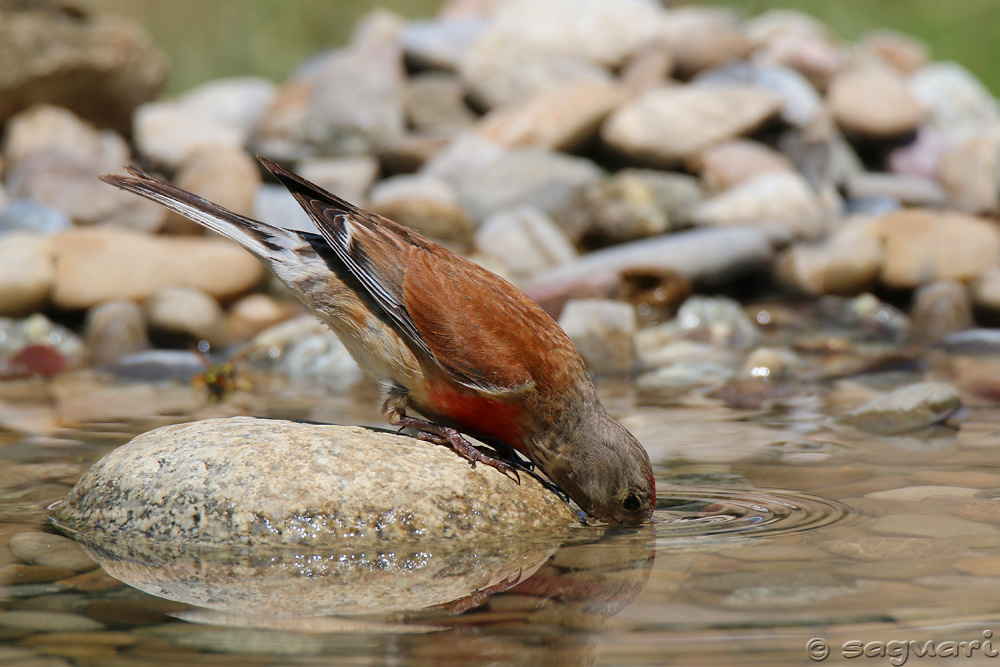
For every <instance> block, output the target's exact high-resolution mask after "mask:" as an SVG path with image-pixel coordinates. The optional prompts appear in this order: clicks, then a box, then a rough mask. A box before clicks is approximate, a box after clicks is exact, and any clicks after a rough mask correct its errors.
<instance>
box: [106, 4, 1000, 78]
mask: <svg viewBox="0 0 1000 667" xmlns="http://www.w3.org/2000/svg"><path fill="white" fill-rule="evenodd" d="M694 1H695V2H701V3H702V4H727V5H732V6H736V7H739V8H741V9H743V10H744V11H745V12H746V13H747V14H750V15H752V14H756V13H759V12H762V11H765V10H768V9H777V8H788V9H800V10H803V11H806V12H808V13H810V14H813V15H814V16H816V17H817V18H819V19H821V20H823V21H824V22H825V23H827V25H829V26H830V28H831V29H832V30H833V32H834V33H835V34H837V35H839V36H840V37H842V38H843V39H845V40H855V39H857V38H858V37H859V36H860V35H862V34H863V33H865V32H867V31H868V30H873V29H876V28H892V29H894V30H898V31H900V32H904V33H908V34H912V35H915V36H917V37H919V38H921V39H923V40H924V41H926V42H927V43H928V45H929V46H930V47H931V50H932V52H933V54H934V58H935V59H936V60H955V61H958V62H960V63H962V64H963V65H965V66H966V67H968V68H969V69H970V70H971V71H972V72H973V73H974V74H976V75H977V76H979V77H980V78H981V79H982V80H983V82H984V83H985V84H986V85H987V86H988V87H989V88H990V90H992V91H993V92H994V94H996V93H997V92H1000V58H997V47H996V45H997V44H998V43H1000V0H723V1H722V2H718V1H716V2H708V1H706V0H694ZM442 2H443V0H89V4H90V6H92V7H93V8H94V9H96V10H98V11H102V12H103V11H111V12H115V13H119V14H123V15H125V16H131V17H134V18H137V19H139V20H140V21H142V22H143V23H144V24H145V25H146V27H147V28H148V29H149V31H150V32H151V33H152V34H153V36H154V38H155V39H156V41H157V42H158V43H159V44H160V46H161V47H162V48H163V49H164V50H165V51H166V52H167V54H168V55H169V57H170V60H171V79H170V84H169V90H170V92H173V93H177V92H181V91H184V90H187V89H188V88H190V87H191V86H194V85H196V84H198V83H201V82H203V81H207V80H209V79H214V78H218V77H223V76H234V75H243V74H255V75H259V76H265V77H268V78H270V79H274V80H275V81H283V80H285V79H286V78H287V77H288V75H289V74H290V73H291V72H292V71H294V69H295V68H296V67H297V66H298V65H299V64H301V63H302V62H303V61H304V60H306V59H307V58H309V57H310V56H312V55H314V54H316V53H317V52H318V51H320V50H322V49H324V48H329V47H332V46H337V45H340V44H343V43H344V42H345V41H346V40H347V39H348V37H349V36H350V34H351V30H352V29H353V26H354V24H355V22H356V21H357V19H358V18H359V17H361V16H362V15H364V14H365V13H366V12H368V11H370V10H371V9H373V8H375V7H385V8H387V9H390V10H392V11H394V12H397V13H399V14H401V15H402V16H405V17H408V18H417V17H422V16H424V17H425V16H431V15H432V14H433V13H434V12H435V11H436V10H437V8H438V7H439V6H440V5H441V4H442ZM676 4H682V3H676Z"/></svg>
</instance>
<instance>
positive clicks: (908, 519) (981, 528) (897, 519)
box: [869, 514, 996, 539]
mask: <svg viewBox="0 0 1000 667" xmlns="http://www.w3.org/2000/svg"><path fill="white" fill-rule="evenodd" d="M995 530H996V529H994V528H992V527H991V526H987V525H985V524H983V523H981V522H975V521H967V520H965V519H956V518H953V517H946V516H932V515H927V514H889V515H886V516H883V517H881V518H880V519H879V520H878V521H876V522H875V523H874V524H873V525H872V527H871V528H869V531H870V532H871V533H873V534H875V535H886V536H902V537H938V538H944V539H947V538H955V537H965V536H980V535H992V534H994V533H995Z"/></svg>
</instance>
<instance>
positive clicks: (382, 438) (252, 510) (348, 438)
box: [54, 417, 577, 546]
mask: <svg viewBox="0 0 1000 667" xmlns="http://www.w3.org/2000/svg"><path fill="white" fill-rule="evenodd" d="M520 477H521V484H520V485H518V484H517V483H516V482H515V481H514V480H513V479H510V478H507V477H505V476H504V475H502V474H501V473H499V472H498V471H496V470H494V469H492V468H488V467H486V466H482V465H480V466H478V467H477V468H475V469H473V468H471V467H470V466H469V464H468V462H466V461H465V460H464V459H462V458H460V457H459V456H458V455H456V454H455V453H453V452H451V451H448V450H447V449H445V448H444V447H439V446H436V445H432V444H429V443H425V442H422V441H420V440H417V439H415V438H410V437H405V436H401V435H394V434H391V433H386V432H378V431H373V430H369V429H365V428H361V427H353V426H332V425H319V424H309V423H299V422H290V421H281V420H271V419H255V418H251V417H233V418H229V419H209V420H204V421H199V422H193V423H188V424H178V425H173V426H166V427H163V428H159V429H156V430H153V431H150V432H148V433H145V434H143V435H140V436H139V437H137V438H135V439H133V440H132V441H131V442H129V443H128V444H126V445H123V446H122V447H119V448H118V449H116V450H114V451H113V452H111V453H110V454H108V455H107V456H105V457H104V458H103V459H101V460H100V461H98V462H97V463H96V464H95V465H94V466H93V467H92V468H91V469H90V470H89V471H88V472H87V473H86V474H85V475H84V476H83V477H82V478H81V479H80V481H79V482H78V483H77V484H76V486H75V487H73V489H72V491H71V492H70V494H69V496H68V497H67V498H66V501H65V503H64V504H63V505H62V506H61V507H60V508H58V510H57V511H56V516H55V517H54V518H55V520H56V521H57V522H58V523H59V524H60V525H61V526H63V527H65V528H67V529H69V530H70V531H74V532H78V533H82V534H86V535H89V536H91V537H95V536H96V537H97V538H100V539H124V540H130V539H135V538H146V539H152V540H165V541H170V542H174V543H178V542H180V543H192V544H214V545H219V546H234V545H250V546H264V545H299V546H303V545H304V546H316V545H323V544H338V545H342V544H372V543H379V542H381V543H388V542H393V543H399V542H413V541H417V540H421V539H447V540H452V539H458V540H461V539H469V538H477V539H482V538H487V537H488V538H500V539H503V538H505V537H510V536H514V535H520V536H526V535H537V534H540V533H542V532H546V531H547V532H548V533H549V534H555V535H558V534H559V533H561V532H565V531H567V530H570V529H571V528H572V527H573V526H574V524H576V523H577V519H576V514H575V512H574V511H573V510H572V509H571V508H570V506H569V505H567V504H566V503H564V502H563V501H562V500H561V499H560V498H559V497H557V496H556V495H555V494H554V493H552V492H550V491H549V490H547V489H546V488H545V487H544V486H542V484H540V483H539V482H538V481H537V480H536V479H534V478H533V477H532V476H531V475H529V474H528V473H525V472H522V473H521V475H520Z"/></svg>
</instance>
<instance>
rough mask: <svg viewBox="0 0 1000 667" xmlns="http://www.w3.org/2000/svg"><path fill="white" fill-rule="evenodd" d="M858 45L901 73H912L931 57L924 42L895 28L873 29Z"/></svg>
mask: <svg viewBox="0 0 1000 667" xmlns="http://www.w3.org/2000/svg"><path fill="white" fill-rule="evenodd" d="M858 45H859V46H860V47H861V48H862V49H863V50H865V51H867V52H869V53H871V54H873V55H875V56H878V57H879V58H881V59H882V60H884V61H885V62H887V63H888V64H889V65H891V66H892V67H893V68H894V69H896V70H897V71H899V72H901V73H903V74H913V73H914V72H916V71H917V70H919V69H920V68H922V67H923V66H924V65H926V64H927V63H928V62H930V59H931V53H930V49H928V48H927V45H926V44H925V43H924V42H922V41H920V40H919V39H917V38H916V37H912V36H910V35H904V34H902V33H899V32H896V31H895V30H873V31H872V32H869V33H867V34H865V35H863V36H862V37H861V39H860V40H859V41H858Z"/></svg>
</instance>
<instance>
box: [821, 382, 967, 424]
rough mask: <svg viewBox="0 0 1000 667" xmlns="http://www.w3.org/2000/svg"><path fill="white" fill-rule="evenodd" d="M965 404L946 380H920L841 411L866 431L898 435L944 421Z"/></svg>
mask: <svg viewBox="0 0 1000 667" xmlns="http://www.w3.org/2000/svg"><path fill="white" fill-rule="evenodd" d="M960 407H962V401H961V398H960V397H959V394H958V390H957V389H955V388H954V387H952V386H951V385H948V384H944V383H943V382H918V383H916V384H912V385H909V386H906V387H902V388H900V389H897V390H895V391H892V392H889V393H888V394H885V395H884V396H879V397H878V398H875V399H872V400H871V401H869V402H868V403H865V404H864V405H862V406H861V407H859V408H857V409H855V410H852V411H851V412H848V413H847V414H844V415H841V416H840V417H839V418H838V420H839V421H840V422H842V423H844V424H850V425H851V426H854V427H856V428H859V429H861V430H863V431H868V432H870V433H881V434H883V435H894V434H897V433H906V432H908V431H916V430H917V429H921V428H924V427H925V426H930V425H931V424H936V423H938V422H941V421H944V420H945V419H947V418H948V416H949V415H951V414H953V413H954V412H956V411H957V410H958V409H959V408H960Z"/></svg>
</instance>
